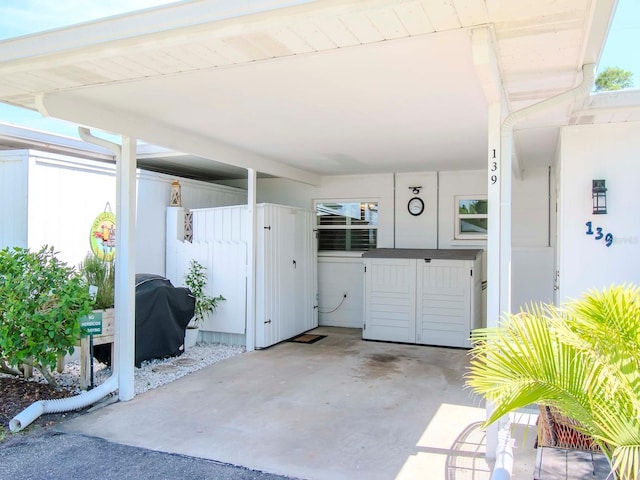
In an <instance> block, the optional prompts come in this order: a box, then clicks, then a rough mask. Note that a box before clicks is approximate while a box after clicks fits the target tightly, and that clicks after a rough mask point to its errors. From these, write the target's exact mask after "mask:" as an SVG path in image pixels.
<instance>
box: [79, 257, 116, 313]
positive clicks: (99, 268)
mask: <svg viewBox="0 0 640 480" xmlns="http://www.w3.org/2000/svg"><path fill="white" fill-rule="evenodd" d="M79 270H80V275H82V278H83V279H84V281H85V282H86V283H87V285H95V286H96V287H98V293H97V294H96V298H95V300H94V303H93V308H95V309H96V310H105V309H107V308H111V307H113V305H114V300H113V299H114V290H115V271H114V268H113V262H107V261H104V260H101V259H99V258H98V257H96V256H95V255H93V254H92V253H91V252H89V253H87V256H86V257H85V258H84V260H83V261H82V262H80V266H79Z"/></svg>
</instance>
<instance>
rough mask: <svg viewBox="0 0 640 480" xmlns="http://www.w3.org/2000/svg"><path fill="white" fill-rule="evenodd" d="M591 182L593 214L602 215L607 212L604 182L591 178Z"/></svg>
mask: <svg viewBox="0 0 640 480" xmlns="http://www.w3.org/2000/svg"><path fill="white" fill-rule="evenodd" d="M591 182H592V183H591V197H592V198H593V214H594V215H603V214H605V213H607V187H606V186H605V184H604V180H592V181H591Z"/></svg>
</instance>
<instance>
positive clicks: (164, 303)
mask: <svg viewBox="0 0 640 480" xmlns="http://www.w3.org/2000/svg"><path fill="white" fill-rule="evenodd" d="M195 305H196V299H195V297H194V296H192V295H191V292H190V291H189V290H188V289H186V288H176V287H174V286H173V285H172V284H171V282H170V281H169V280H168V279H166V278H164V277H161V276H159V275H152V274H148V273H138V274H136V359H135V365H136V367H139V366H140V364H141V363H142V362H144V361H145V360H149V359H151V358H162V357H171V356H175V355H180V354H182V352H183V350H182V348H181V347H182V344H183V343H184V331H185V329H186V328H187V324H188V323H189V321H190V320H191V319H192V318H193V312H194V310H195Z"/></svg>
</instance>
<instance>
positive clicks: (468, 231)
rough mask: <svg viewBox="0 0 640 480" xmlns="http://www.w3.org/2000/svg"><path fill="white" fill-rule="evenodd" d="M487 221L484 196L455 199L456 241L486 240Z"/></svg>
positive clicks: (485, 198) (458, 197) (485, 197)
mask: <svg viewBox="0 0 640 480" xmlns="http://www.w3.org/2000/svg"><path fill="white" fill-rule="evenodd" d="M488 219H489V216H488V210H487V196H486V195H468V196H457V197H455V222H456V232H455V238H456V239H458V240H467V239H486V238H487V225H488Z"/></svg>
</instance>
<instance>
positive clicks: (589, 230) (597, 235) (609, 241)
mask: <svg viewBox="0 0 640 480" xmlns="http://www.w3.org/2000/svg"><path fill="white" fill-rule="evenodd" d="M585 225H586V226H587V231H586V232H585V233H586V234H587V235H594V234H595V237H593V239H594V240H602V239H603V238H604V244H605V245H606V246H607V247H610V246H611V244H612V243H613V234H611V233H607V234H605V233H602V228H600V227H596V231H595V232H594V231H593V226H592V224H591V222H587V223H585Z"/></svg>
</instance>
